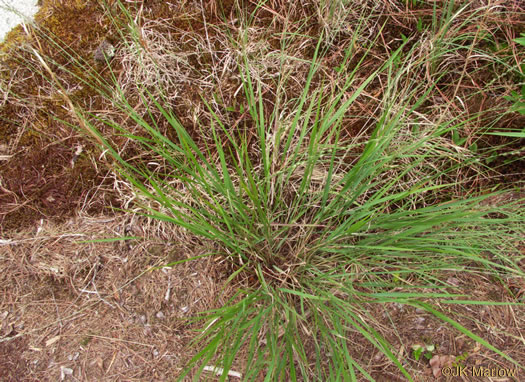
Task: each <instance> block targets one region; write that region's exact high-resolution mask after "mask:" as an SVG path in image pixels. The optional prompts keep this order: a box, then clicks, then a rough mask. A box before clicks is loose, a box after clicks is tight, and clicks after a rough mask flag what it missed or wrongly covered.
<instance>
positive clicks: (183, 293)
mask: <svg viewBox="0 0 525 382" xmlns="http://www.w3.org/2000/svg"><path fill="white" fill-rule="evenodd" d="M141 223H142V222H141V221H140V219H138V220H135V221H134V222H130V220H129V217H127V216H124V215H117V216H95V217H93V216H86V215H81V216H78V217H76V218H75V219H71V220H70V221H68V222H66V223H63V224H53V223H51V222H43V223H42V224H41V225H40V227H39V229H38V232H37V233H34V232H25V233H21V234H16V235H13V236H12V237H10V238H9V239H7V238H5V239H3V240H2V242H1V245H0V267H1V269H2V270H3V271H2V273H1V276H0V289H1V290H2V299H1V302H0V312H2V327H1V337H0V354H2V357H4V356H5V358H2V361H0V370H2V371H0V379H2V380H28V379H31V380H59V379H60V373H61V367H66V368H70V369H73V373H74V376H75V377H77V378H79V379H81V380H88V379H89V380H93V378H95V379H96V380H108V381H109V380H120V379H122V378H124V379H126V380H136V381H141V380H151V379H152V378H153V379H157V380H168V379H169V378H171V377H173V376H174V375H177V374H178V372H179V371H180V368H181V366H182V364H183V362H184V361H185V360H187V357H188V356H189V355H190V354H191V350H189V349H184V346H185V345H186V344H187V343H188V342H189V341H190V340H191V339H192V338H193V337H194V335H195V333H194V332H193V330H192V329H194V327H193V326H192V325H191V324H189V323H188V322H187V321H186V320H185V319H186V318H188V317H189V315H192V314H195V313H197V312H200V311H203V310H206V309H209V308H213V307H217V306H220V305H221V304H222V303H224V301H223V299H224V298H226V297H227V296H228V293H229V289H226V290H221V287H222V282H221V279H223V277H224V275H222V274H220V273H219V272H218V269H219V268H218V267H217V266H215V264H214V261H213V259H212V258H203V259H201V260H197V261H193V262H191V264H189V263H186V264H179V265H177V266H176V267H173V268H164V269H155V270H152V267H155V266H159V265H164V264H166V263H169V262H170V261H177V260H182V259H185V258H186V257H187V256H189V254H196V253H199V251H203V250H204V246H203V245H202V244H196V243H191V242H188V241H184V240H183V239H182V238H183V237H184V236H182V235H179V234H178V233H177V231H176V230H174V229H171V230H169V232H168V231H167V230H166V229H164V232H163V233H161V234H160V235H156V234H155V233H153V234H152V233H151V232H148V227H145V226H142V225H141ZM165 228H166V227H165ZM124 233H125V234H126V235H130V234H132V235H134V236H139V237H142V238H143V239H140V240H137V243H134V244H133V245H132V244H131V242H122V241H119V242H104V243H81V242H80V241H84V240H91V239H100V238H107V237H121V236H122V235H123V234H124ZM168 236H169V237H168ZM13 345H14V347H13ZM13 363H15V364H17V365H19V367H17V368H10V367H9V368H8V367H7V365H9V364H13Z"/></svg>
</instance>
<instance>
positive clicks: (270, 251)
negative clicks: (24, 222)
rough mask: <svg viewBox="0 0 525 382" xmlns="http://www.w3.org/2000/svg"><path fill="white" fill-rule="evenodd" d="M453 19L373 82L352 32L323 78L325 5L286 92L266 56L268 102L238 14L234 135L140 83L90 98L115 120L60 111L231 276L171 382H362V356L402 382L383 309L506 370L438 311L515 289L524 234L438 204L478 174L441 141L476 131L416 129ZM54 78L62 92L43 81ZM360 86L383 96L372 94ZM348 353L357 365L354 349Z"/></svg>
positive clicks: (403, 50)
mask: <svg viewBox="0 0 525 382" xmlns="http://www.w3.org/2000/svg"><path fill="white" fill-rule="evenodd" d="M259 5H260V6H263V5H264V4H259ZM322 7H323V9H325V8H326V7H328V5H327V4H324V5H322ZM465 8H466V7H464V8H458V9H457V10H455V11H454V9H455V8H454V3H453V2H449V5H448V6H447V8H446V9H445V11H446V12H443V16H442V17H443V18H444V19H439V20H438V17H437V16H436V15H437V12H436V9H434V11H435V12H434V16H435V19H436V20H435V23H436V24H435V26H436V28H435V29H436V30H435V32H434V36H433V37H432V36H430V37H429V39H428V40H425V39H424V38H422V39H421V40H420V41H414V40H413V39H400V40H399V44H397V45H398V46H397V47H395V48H394V47H392V48H391V49H388V51H387V54H386V58H385V60H382V62H381V64H380V65H377V66H376V67H374V68H373V70H370V69H369V66H367V62H368V61H367V60H369V59H370V58H371V52H372V50H373V47H374V46H375V44H377V42H378V39H372V40H369V41H368V45H367V46H366V48H365V49H362V50H361V52H360V55H359V56H357V55H356V57H355V58H354V57H353V56H354V52H353V51H352V49H354V42H355V41H362V40H363V39H362V34H363V33H364V30H365V28H364V26H365V25H366V24H367V21H368V19H366V18H364V19H363V22H362V24H361V25H360V26H359V27H358V28H356V29H355V30H354V31H353V32H352V33H353V34H352V36H351V38H349V40H350V41H351V43H350V44H349V45H348V47H347V48H346V52H345V53H344V54H343V56H344V57H345V59H344V61H345V62H347V63H350V62H351V63H352V65H351V66H350V65H348V66H339V67H338V70H335V71H333V72H329V71H328V69H327V68H326V65H325V63H324V62H325V61H324V59H325V58H326V57H327V52H328V50H329V49H330V47H331V46H332V44H333V42H334V41H335V40H334V39H335V38H336V37H337V36H338V34H340V33H341V32H340V31H341V30H342V29H341V23H343V22H344V13H343V11H344V9H345V7H344V6H343V5H342V3H341V7H338V8H332V7H330V8H329V9H328V8H326V9H327V11H326V12H328V13H329V14H330V17H335V16H334V15H336V16H337V25H338V26H337V28H338V29H337V31H334V30H333V29H330V32H331V33H328V32H325V31H323V32H322V33H321V36H320V37H319V38H318V39H312V38H309V41H315V42H314V43H312V48H313V53H312V55H311V58H310V60H309V62H308V71H307V72H306V73H304V76H303V77H302V78H301V77H297V78H295V79H294V80H295V81H296V82H299V83H300V84H301V87H300V91H299V92H298V93H297V94H295V95H294V94H288V93H287V91H286V90H287V89H289V88H290V87H292V86H293V84H292V82H291V80H290V79H289V76H288V75H287V72H286V68H285V66H284V64H283V63H285V62H287V61H286V60H287V57H288V56H287V55H286V53H287V51H286V49H287V47H286V46H283V47H281V48H282V51H280V52H279V55H278V56H277V57H278V58H279V59H280V60H281V63H282V68H283V69H284V70H283V71H282V73H280V74H278V75H277V76H276V78H275V79H272V81H275V82H274V83H273V88H272V91H270V92H269V91H268V90H267V85H268V84H267V83H266V82H265V79H263V77H261V76H259V75H258V73H259V72H258V70H260V68H259V69H258V68H257V63H258V61H257V58H255V59H254V56H256V54H254V53H253V52H252V51H251V50H250V49H251V48H252V46H251V45H249V41H248V38H247V36H248V33H249V32H250V31H251V30H250V25H249V20H250V17H249V16H247V20H248V21H247V24H246V25H242V23H241V26H239V27H238V30H239V32H238V35H237V36H234V35H233V34H231V33H230V34H228V35H227V36H228V38H226V40H225V41H227V42H228V43H230V44H231V45H232V46H234V47H235V48H236V49H237V51H236V55H232V56H231V57H234V58H235V59H236V61H235V63H236V65H237V68H238V78H239V80H240V86H239V91H240V94H242V97H241V98H242V103H241V105H242V109H241V110H240V113H242V114H243V121H244V123H243V124H229V123H225V120H224V118H223V117H222V116H221V114H220V110H219V109H221V106H220V105H219V103H213V102H212V100H211V99H207V98H206V96H205V95H203V104H205V105H206V108H207V118H206V120H205V121H201V120H199V119H198V118H197V119H196V121H195V125H196V129H194V130H191V129H190V128H189V127H188V126H185V125H184V124H183V123H181V121H180V120H179V118H178V116H177V115H176V113H175V112H174V111H173V102H174V100H173V99H172V98H170V96H169V95H168V94H169V91H168V89H165V88H162V87H161V88H160V89H155V88H154V86H152V84H151V83H148V82H147V81H144V83H145V85H143V84H141V83H136V84H135V85H136V86H135V88H134V89H133V92H134V97H133V99H131V98H129V97H128V96H127V94H126V92H125V89H124V87H122V86H121V85H122V84H121V83H119V79H118V78H117V76H116V75H114V77H113V80H114V82H113V83H112V84H111V85H110V87H111V89H112V90H113V93H112V94H111V95H110V93H104V94H105V95H106V96H107V97H108V103H110V104H111V106H112V107H114V108H115V110H116V111H117V112H118V113H119V115H125V116H126V123H122V121H120V120H117V119H111V118H109V117H108V116H107V115H105V116H101V115H97V114H95V113H90V112H89V111H84V110H83V109H80V108H78V107H76V106H75V105H73V104H71V103H70V104H69V105H70V108H71V110H72V111H73V112H74V113H75V115H76V116H77V118H78V119H79V120H80V121H81V126H83V127H84V128H85V129H86V131H87V132H89V133H90V134H91V135H92V136H93V137H94V138H96V141H97V143H98V144H100V145H101V146H102V148H103V149H104V150H105V151H106V152H107V153H109V154H110V155H111V157H112V158H113V159H114V163H113V166H114V168H115V170H116V171H118V172H119V173H120V175H121V176H122V177H123V178H124V179H125V180H127V181H128V182H129V183H131V184H132V185H133V186H134V189H135V191H136V193H137V200H138V201H139V205H141V207H142V208H143V211H144V212H143V213H144V214H145V215H147V216H148V217H150V218H153V219H157V220H161V221H164V222H167V223H170V224H175V225H178V226H180V227H182V228H183V229H185V230H186V231H187V232H189V233H191V234H192V235H194V236H196V237H200V238H203V239H206V240H208V241H209V242H210V243H213V251H210V252H209V255H216V256H220V258H221V259H222V262H223V263H222V264H223V266H224V267H226V268H227V269H228V270H230V272H231V274H230V276H229V278H228V282H229V283H231V284H232V285H234V286H235V287H236V289H237V292H236V293H235V294H234V295H233V296H231V298H230V299H229V301H228V303H227V304H225V305H224V306H223V307H221V308H218V309H213V310H209V311H207V312H203V313H201V314H199V315H198V316H196V317H194V320H195V321H198V322H202V328H203V329H202V330H201V331H200V334H199V335H198V336H197V337H196V338H195V341H194V343H193V344H194V345H195V346H196V349H197V350H196V353H195V355H194V356H193V358H192V359H191V360H190V361H189V363H188V365H187V367H186V368H185V370H184V372H183V373H182V374H181V375H180V376H179V377H180V379H184V378H185V377H186V376H188V375H190V374H191V375H192V377H193V378H194V379H195V380H198V379H199V378H200V376H201V375H202V373H203V371H204V370H205V369H206V370H209V369H207V367H208V366H209V365H212V366H213V368H215V371H217V372H218V374H220V380H226V379H227V378H228V373H229V372H230V371H231V370H232V369H233V368H236V367H239V364H240V365H241V366H240V367H242V369H243V370H242V376H243V377H242V378H243V380H259V379H261V378H263V377H264V379H265V380H341V379H344V380H358V379H359V380H361V379H367V380H374V378H373V376H372V374H371V371H370V370H369V367H368V366H367V364H368V363H369V358H370V357H368V355H369V354H377V353H380V354H382V355H383V356H384V357H385V358H386V359H387V360H388V361H389V362H390V363H391V364H393V365H395V366H396V367H397V368H398V370H399V372H400V373H401V374H402V375H403V376H404V377H405V378H407V379H409V380H412V375H411V371H410V364H409V361H408V359H407V357H406V356H403V355H402V354H400V353H399V351H398V350H397V349H395V347H394V346H393V345H392V344H391V341H389V339H388V338H387V336H386V335H385V334H384V333H383V332H382V330H381V326H382V325H383V324H382V321H383V320H382V318H381V317H377V316H375V315H374V314H373V312H374V310H373V309H371V307H372V306H374V305H383V306H388V305H389V304H402V305H404V306H408V307H412V308H415V309H420V310H422V311H425V312H427V313H429V314H431V315H433V316H434V317H436V318H437V319H440V320H442V321H444V322H446V323H448V324H450V325H451V326H452V327H454V328H455V329H456V330H458V331H459V332H460V333H462V334H463V335H465V336H466V337H469V338H470V339H472V340H473V341H476V342H478V343H480V344H481V345H483V346H485V347H486V348H488V349H489V350H492V351H493V352H495V353H497V354H498V355H499V356H501V357H502V358H503V359H506V360H507V361H508V362H510V363H514V364H516V365H518V362H516V361H515V360H514V359H512V358H511V357H510V356H508V355H506V354H504V353H503V352H501V351H500V350H498V349H497V347H495V346H494V345H492V344H490V343H489V342H487V341H486V340H484V339H482V338H480V337H479V336H478V335H476V334H475V333H473V332H472V331H470V330H469V329H467V328H466V327H465V326H463V325H461V324H460V323H458V322H457V321H456V320H455V319H454V318H453V317H451V316H450V315H449V313H448V312H447V311H443V309H442V308H441V306H443V305H444V304H455V303H458V302H461V303H463V304H489V303H491V302H490V301H476V300H475V298H474V296H472V295H469V294H468V293H466V292H465V291H464V290H460V289H459V288H458V287H457V286H454V285H451V284H450V283H448V282H447V281H445V280H444V279H443V275H444V274H445V273H446V272H459V273H472V274H480V275H491V276H493V277H496V278H502V277H510V276H513V277H520V278H521V277H523V270H522V269H521V268H520V267H519V265H518V261H519V257H516V256H513V254H515V253H516V252H517V251H516V248H515V244H514V243H515V241H516V240H518V239H519V237H520V235H521V234H523V221H524V220H523V210H522V209H520V208H517V206H519V203H520V201H519V200H518V201H513V202H509V203H508V204H506V205H504V206H493V205H491V204H490V203H486V201H487V200H488V199H489V198H490V197H493V195H485V196H472V197H468V198H462V199H458V198H454V197H453V196H454V195H453V191H451V190H454V188H455V187H456V186H457V185H458V184H457V183H458V182H457V178H456V176H457V174H458V173H459V172H461V171H462V170H463V169H465V168H468V169H469V170H472V169H474V171H481V173H482V171H483V170H479V169H480V168H481V169H482V168H483V167H482V166H481V165H480V157H479V156H478V155H476V153H473V152H472V151H471V150H462V149H461V148H460V147H459V146H460V145H458V144H457V142H453V141H452V142H451V141H450V139H449V137H450V136H451V135H452V134H453V132H455V131H459V130H463V128H464V126H465V124H467V123H469V122H471V121H472V119H473V118H472V117H471V116H466V115H464V114H462V113H457V114H456V115H454V114H453V113H451V114H449V115H450V118H446V119H445V118H443V117H442V116H436V115H425V111H427V110H429V107H428V106H427V105H426V104H427V102H428V100H429V97H430V96H431V94H433V92H435V89H436V86H437V85H436V84H437V83H438V82H439V80H440V79H441V77H443V76H444V74H443V73H440V70H439V68H440V65H441V64H440V59H442V58H444V57H445V56H446V55H452V54H455V53H457V51H459V50H464V49H468V47H465V46H464V45H461V44H467V43H469V42H470V43H472V41H471V37H472V36H470V35H465V36H464V37H465V38H464V39H463V40H461V39H460V38H458V37H457V36H456V37H455V39H454V40H453V41H448V40H446V37H444V36H445V35H446V33H447V32H448V31H449V30H450V28H451V27H452V26H453V23H454V21H455V19H456V18H457V17H458V15H460V14H461V12H463V11H464V10H465ZM122 10H123V11H124V12H125V13H126V10H125V8H122ZM326 12H325V13H326ZM252 15H253V14H252ZM128 16H129V15H128ZM132 20H133V19H132V18H131V17H129V25H128V26H130V28H131V30H132V31H135V32H136V31H137V30H138V29H139V27H138V26H137V25H136V24H134V23H133V21H132ZM473 20H474V16H473V19H472V20H467V21H468V22H472V21H473ZM467 21H464V22H467ZM462 26H463V25H462V24H460V26H459V27H462ZM243 28H244V29H243ZM324 28H330V24H329V23H326V24H325V25H324ZM128 31H129V30H128ZM123 33H125V31H124V32H123ZM130 36H131V37H127V35H123V38H126V39H127V40H126V41H128V43H129V44H130V46H134V47H136V49H137V52H138V53H137V55H138V56H140V57H142V56H141V55H142V54H144V52H145V50H144V46H143V45H141V41H142V40H141V37H140V34H139V33H130ZM299 36H300V33H299V32H297V31H296V32H295V33H294V34H292V37H293V38H298V37H299ZM436 36H437V37H436ZM283 37H284V35H283ZM286 37H287V38H290V36H289V35H286ZM433 39H434V40H433ZM159 41H160V39H159ZM432 42H434V43H436V42H439V44H437V47H436V44H434V45H432V44H430V43H432ZM445 42H447V43H448V44H449V45H447V44H446V43H445ZM409 43H410V44H409ZM429 46H430V48H429ZM432 46H434V47H432ZM128 47H129V46H128ZM429 51H430V53H431V54H427V53H428V52H429ZM35 54H37V55H38V53H36V51H35ZM39 57H40V56H39ZM42 61H43V60H42ZM152 62H155V61H152ZM159 62H161V61H159ZM213 62H214V60H213V59H211V60H209V62H208V64H209V65H213ZM181 65H182V64H181ZM205 65H206V64H205ZM205 65H204V66H205ZM47 68H49V67H48V66H47ZM364 69H366V70H364ZM203 70H204V69H203ZM429 70H430V74H428V73H429ZM49 72H50V73H51V70H50V69H49ZM328 73H330V76H328ZM364 73H365V74H364ZM142 74H143V73H142ZM154 75H155V76H157V78H161V79H162V82H163V83H165V84H167V85H166V86H171V85H172V83H171V82H170V80H169V79H166V78H164V77H162V75H161V74H159V73H155V74H154ZM428 75H431V76H432V78H431V79H430V80H429V81H427V82H425V81H419V80H418V79H419V78H421V77H425V76H428ZM51 80H52V81H55V82H56V83H59V80H58V79H56V78H55V77H54V76H53V75H52V74H51ZM100 84H101V83H100V82H99V85H100ZM126 87H129V83H126ZM374 87H376V88H377V87H380V92H378V93H377V95H376V96H371V95H370V94H371V93H372V91H373V90H374V89H373V88H374ZM268 93H269V94H271V96H267V94H268ZM374 93H375V92H374ZM63 95H64V96H65V97H67V95H66V94H65V93H63ZM267 97H268V98H267ZM269 99H270V101H269ZM365 99H373V100H374V101H375V104H374V106H375V109H374V112H373V113H372V114H373V115H372V116H367V126H368V128H367V129H363V130H362V132H361V133H360V134H357V135H354V136H352V135H349V134H348V125H347V119H348V118H349V115H350V114H352V113H354V110H355V107H356V106H359V103H360V102H363V100H365ZM239 108H240V107H239ZM450 108H451V107H450V105H449V104H447V105H446V110H447V112H448V111H449V109H450ZM222 112H224V110H222ZM130 125H133V126H134V127H133V129H131V128H130V127H129V126H130ZM102 131H113V132H114V133H116V134H117V135H119V136H120V137H122V138H125V139H127V140H128V141H129V142H132V144H133V145H134V147H135V149H136V150H138V152H140V153H143V154H141V155H142V156H140V157H139V160H137V158H134V159H133V158H131V159H130V158H126V156H125V155H124V154H123V152H122V150H121V149H120V148H118V147H115V145H114V144H112V142H111V140H110V139H109V138H108V137H107V136H105V134H104V133H103V132H102ZM144 158H146V160H143V159H144ZM521 202H522V201H521ZM192 259H194V257H191V256H190V258H189V259H187V260H185V261H190V260H192ZM169 265H171V266H173V265H175V264H169ZM356 338H359V339H360V340H361V341H362V342H364V343H365V345H362V349H367V351H368V352H369V353H368V354H356V352H355V351H353V350H352V343H353V341H355V339H356ZM241 361H242V363H241Z"/></svg>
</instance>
